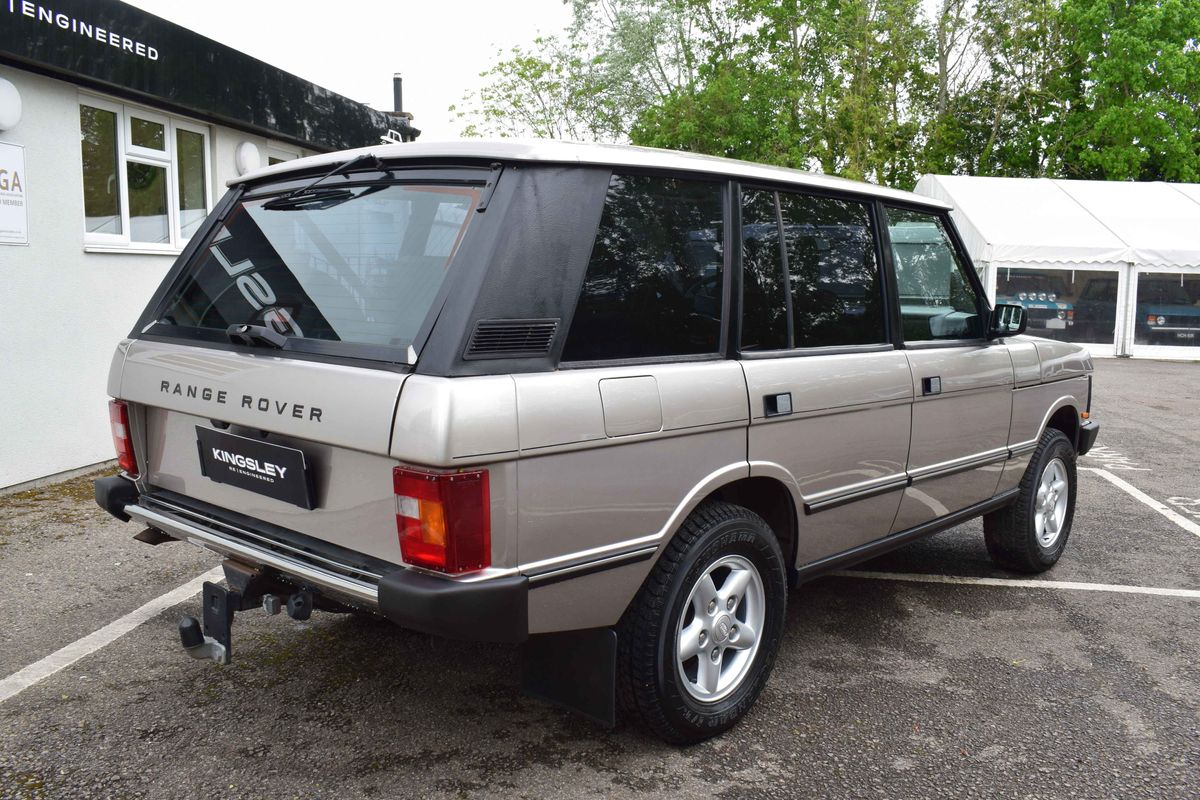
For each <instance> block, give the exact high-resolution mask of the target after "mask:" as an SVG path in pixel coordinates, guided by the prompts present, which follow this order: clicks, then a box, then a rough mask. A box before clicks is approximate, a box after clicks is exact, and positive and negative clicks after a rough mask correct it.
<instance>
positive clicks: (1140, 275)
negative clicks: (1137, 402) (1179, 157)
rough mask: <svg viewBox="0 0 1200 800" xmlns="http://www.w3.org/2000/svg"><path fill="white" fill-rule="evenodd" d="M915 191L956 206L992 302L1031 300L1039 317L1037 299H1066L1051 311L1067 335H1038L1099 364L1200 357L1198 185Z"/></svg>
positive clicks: (946, 186)
mask: <svg viewBox="0 0 1200 800" xmlns="http://www.w3.org/2000/svg"><path fill="white" fill-rule="evenodd" d="M916 192H917V193H918V194H923V195H926V196H928V197H934V198H937V199H939V200H943V201H945V202H947V203H950V204H951V205H953V206H954V211H953V212H952V214H953V216H954V221H955V223H956V225H957V226H958V228H959V231H960V232H961V233H962V236H963V240H964V242H965V244H966V246H967V250H968V252H969V253H970V255H971V257H972V259H973V260H974V261H975V265H976V266H977V267H978V268H979V270H980V272H981V273H982V275H983V278H984V285H985V286H987V288H988V293H989V294H990V295H991V296H992V297H993V299H996V298H997V296H999V297H1001V298H1003V299H1004V300H1005V301H1006V302H1012V301H1013V299H1014V298H1015V297H1016V296H1017V295H1018V293H1023V294H1025V295H1027V296H1028V297H1029V298H1030V300H1029V301H1028V302H1026V301H1024V300H1022V301H1021V302H1022V304H1025V305H1026V308H1027V312H1030V316H1031V318H1033V317H1034V316H1035V314H1034V313H1032V311H1031V308H1030V306H1031V305H1037V302H1036V297H1037V296H1038V295H1040V294H1046V295H1047V296H1053V295H1057V297H1056V298H1055V300H1056V301H1057V302H1054V303H1050V304H1049V306H1051V307H1046V306H1047V303H1046V302H1045V301H1042V302H1041V306H1042V307H1043V308H1042V310H1043V311H1047V312H1048V311H1054V312H1056V313H1057V312H1058V311H1061V312H1062V314H1061V315H1059V316H1060V317H1065V319H1063V320H1062V324H1064V325H1068V326H1069V327H1063V328H1057V327H1055V328H1051V329H1049V330H1046V331H1044V332H1043V331H1038V330H1033V329H1032V326H1031V332H1033V333H1044V334H1045V335H1053V336H1055V337H1056V338H1065V339H1070V340H1073V341H1084V342H1087V343H1089V344H1091V345H1093V347H1092V349H1093V351H1094V352H1096V353H1097V354H1098V355H1100V354H1110V355H1111V354H1117V355H1129V354H1133V355H1155V356H1164V355H1165V356H1183V357H1190V358H1198V357H1200V184H1171V183H1158V182H1156V183H1130V182H1119V181H1067V180H1053V179H1049V178H981V177H973V176H960V175H925V176H923V177H922V178H921V179H920V180H919V181H918V182H917V187H916ZM1014 275H1015V276H1016V279H1014V277H1013V276H1014ZM1039 281H1040V282H1041V287H1042V288H1043V289H1045V288H1046V287H1049V291H1048V292H1038V291H1037V289H1038V288H1039V287H1038V282H1039ZM1114 284H1115V287H1116V295H1115V298H1113V299H1112V301H1110V302H1109V304H1108V308H1107V309H1105V308H1104V307H1102V305H1101V304H1099V303H1098V302H1096V298H1098V297H1099V296H1100V295H1101V294H1102V289H1103V288H1104V287H1108V288H1109V290H1110V291H1111V288H1112V287H1113V286H1114ZM1025 287H1029V291H1022V290H1023V289H1024V288H1025ZM1139 287H1140V288H1139ZM1010 292H1011V295H1012V296H1009V293H1010ZM1089 295H1090V296H1089ZM1088 315H1091V317H1090V318H1088ZM1160 318H1161V320H1162V321H1160ZM1193 318H1194V319H1193ZM1156 323H1157V327H1156V326H1155V324H1156ZM1055 324H1056V325H1057V324H1058V323H1055ZM1110 336H1111V339H1110V338H1109V337H1110ZM1097 339H1098V340H1099V341H1094V340H1097Z"/></svg>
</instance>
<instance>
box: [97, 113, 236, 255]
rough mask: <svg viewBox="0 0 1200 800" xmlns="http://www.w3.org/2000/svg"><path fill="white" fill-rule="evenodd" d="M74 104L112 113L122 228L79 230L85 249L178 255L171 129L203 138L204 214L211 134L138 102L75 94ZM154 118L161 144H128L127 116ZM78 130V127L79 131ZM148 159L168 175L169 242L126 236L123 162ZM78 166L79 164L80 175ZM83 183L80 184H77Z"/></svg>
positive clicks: (209, 205)
mask: <svg viewBox="0 0 1200 800" xmlns="http://www.w3.org/2000/svg"><path fill="white" fill-rule="evenodd" d="M79 105H80V106H90V107H91V108H97V109H100V110H101V111H109V112H112V113H114V114H116V115H117V125H116V131H117V179H118V182H119V186H120V192H121V200H120V206H121V209H120V210H121V233H119V234H115V233H91V232H88V231H87V230H86V228H85V230H84V232H83V246H84V250H86V251H88V252H117V253H152V254H156V255H157V254H163V255H177V254H179V253H180V252H181V251H182V250H183V248H184V246H185V245H186V244H187V240H185V239H184V238H183V236H182V234H181V232H180V228H179V224H180V220H179V216H180V215H179V175H178V173H179V164H178V160H177V154H176V152H175V150H176V132H177V131H180V130H184V131H188V132H190V133H196V134H199V135H200V136H201V137H203V146H202V149H203V152H204V205H205V209H204V210H205V213H206V214H207V213H209V212H211V211H212V209H213V182H212V159H213V155H212V144H211V143H212V134H211V132H210V130H209V128H208V126H206V125H202V124H199V123H196V122H191V121H188V120H183V119H179V118H177V117H171V116H167V115H165V114H162V113H161V112H157V111H151V110H149V109H147V108H144V107H141V106H134V105H129V104H127V103H117V102H114V101H112V100H108V99H105V98H103V97H98V96H96V95H92V94H86V93H82V92H81V93H80V94H79ZM133 117H137V118H139V119H144V120H147V121H148V122H156V123H159V124H161V125H162V126H163V131H164V136H165V139H166V141H165V142H164V144H165V146H166V149H165V150H162V151H159V150H154V149H152V148H147V147H136V146H134V145H133V144H132V141H133V136H132V126H133V121H132V118H133ZM81 135H82V132H81ZM129 163H135V164H147V165H149V166H154V167H161V168H163V169H164V170H165V171H166V176H167V230H168V236H169V238H170V241H168V242H165V243H156V242H137V241H133V240H132V239H130V230H129V176H128V166H127V165H128V164H129ZM82 174H83V165H82V163H81V164H80V175H81V176H82ZM81 188H82V183H81Z"/></svg>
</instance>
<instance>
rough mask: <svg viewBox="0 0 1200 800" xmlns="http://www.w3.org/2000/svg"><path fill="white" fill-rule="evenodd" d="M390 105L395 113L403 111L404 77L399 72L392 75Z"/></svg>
mask: <svg viewBox="0 0 1200 800" xmlns="http://www.w3.org/2000/svg"><path fill="white" fill-rule="evenodd" d="M392 106H393V110H394V111H395V112H396V113H397V114H400V113H402V112H403V111H404V79H403V78H401V77H400V73H399V72H397V73H395V74H394V75H392Z"/></svg>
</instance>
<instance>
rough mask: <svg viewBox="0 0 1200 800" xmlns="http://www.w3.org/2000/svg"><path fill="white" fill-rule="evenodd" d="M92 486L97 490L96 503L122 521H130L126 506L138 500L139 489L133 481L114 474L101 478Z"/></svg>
mask: <svg viewBox="0 0 1200 800" xmlns="http://www.w3.org/2000/svg"><path fill="white" fill-rule="evenodd" d="M92 486H93V488H95V490H96V505H98V506H100V507H101V508H103V509H104V510H105V511H107V512H108V513H109V514H112V515H113V516H114V517H116V518H117V519H119V520H121V522H129V515H128V514H126V513H125V506H127V505H132V504H134V503H136V502H137V500H138V490H137V487H136V486H134V485H133V481H131V480H129V479H128V478H125V477H122V476H120V475H113V476H112V477H109V478H100V479H99V480H97V481H95V482H94V483H93V484H92Z"/></svg>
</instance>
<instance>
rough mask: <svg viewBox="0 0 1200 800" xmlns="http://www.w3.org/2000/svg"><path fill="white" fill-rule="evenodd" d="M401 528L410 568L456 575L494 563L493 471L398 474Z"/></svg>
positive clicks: (398, 469) (397, 470)
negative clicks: (490, 478) (490, 473)
mask: <svg viewBox="0 0 1200 800" xmlns="http://www.w3.org/2000/svg"><path fill="white" fill-rule="evenodd" d="M392 483H393V485H394V487H395V491H396V530H397V532H398V533H399V535H400V553H401V555H402V556H403V557H404V560H405V562H406V563H408V564H412V565H413V566H417V567H425V568H426V569H432V570H437V571H438V572H446V573H450V574H459V573H462V572H473V571H475V570H480V569H483V568H484V567H487V566H490V565H491V563H492V522H491V496H490V493H489V491H488V473H487V470H477V471H475V472H425V471H422V470H416V469H410V468H408V467H396V468H395V469H394V470H392Z"/></svg>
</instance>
